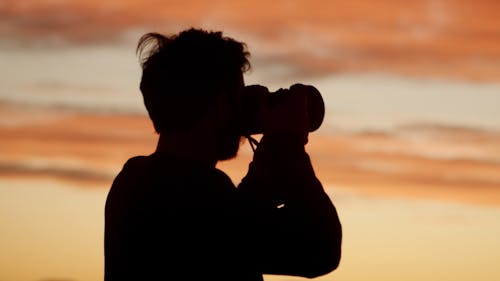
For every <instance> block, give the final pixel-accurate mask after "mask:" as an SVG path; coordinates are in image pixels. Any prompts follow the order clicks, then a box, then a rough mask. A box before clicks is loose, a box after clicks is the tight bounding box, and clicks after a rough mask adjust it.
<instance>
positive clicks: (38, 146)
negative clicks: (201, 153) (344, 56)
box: [0, 113, 500, 205]
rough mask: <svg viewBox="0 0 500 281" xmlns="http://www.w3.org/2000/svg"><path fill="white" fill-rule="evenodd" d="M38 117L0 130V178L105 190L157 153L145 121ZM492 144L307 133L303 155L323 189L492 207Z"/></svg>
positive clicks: (491, 135) (447, 134) (232, 164)
mask: <svg viewBox="0 0 500 281" xmlns="http://www.w3.org/2000/svg"><path fill="white" fill-rule="evenodd" d="M9 115H11V116H14V114H13V113H10V114H9ZM36 116H37V115H33V116H32V119H33V122H31V123H29V122H23V123H21V124H19V125H17V126H13V125H11V126H0V155H2V161H1V162H0V177H9V176H17V177H51V178H56V179H61V180H70V181H72V182H73V183H83V184H86V183H97V184H98V185H99V186H101V187H109V184H110V183H111V180H112V178H113V177H114V175H116V174H117V173H118V172H119V170H120V169H121V167H122V165H123V163H125V161H126V160H127V159H128V158H130V157H132V156H135V155H148V154H150V153H152V152H153V150H154V148H155V142H156V138H157V136H156V135H155V134H154V132H153V130H152V127H151V124H150V122H149V120H148V119H147V117H146V116H116V115H111V116H110V115H93V114H87V113H86V114H68V115H62V116H59V118H48V119H45V120H39V118H37V117H36ZM42 116H43V115H42ZM26 118H27V116H25V117H24V119H26ZM498 143H500V134H499V133H498V132H489V131H481V130H477V129H467V128H459V127H445V126H434V125H432V126H429V125H418V126H413V127H406V128H400V129H398V130H395V131H392V132H383V133H380V132H360V133H349V132H337V133H334V134H329V135H323V134H312V135H311V137H310V142H309V144H308V145H307V151H308V152H309V154H310V155H311V158H312V161H313V164H314V166H315V169H316V171H317V175H318V177H319V178H320V180H321V181H322V182H323V183H324V184H325V186H346V187H349V188H352V189H355V190H363V191H365V192H368V193H374V194H378V195H380V196H388V195H389V196H392V195H401V196H417V195H418V196H420V195H425V196H426V197H435V196H437V197H438V198H442V199H447V200H448V199H450V198H451V199H456V198H455V197H456V196H457V194H461V195H460V198H459V199H460V201H465V202H474V203H477V202H486V201H488V202H489V204H497V205H498V204H500V189H498V188H497V187H498V186H500V176H499V175H500V149H499V146H498ZM246 148H248V147H246V145H245V146H244V147H243V148H242V152H241V154H240V157H238V158H237V159H235V160H232V161H227V162H223V163H221V167H222V169H223V170H224V171H226V172H227V173H228V174H229V175H230V176H231V177H232V179H233V181H234V182H235V183H238V182H239V180H240V179H241V177H242V176H243V175H244V173H245V172H246V169H247V168H248V166H247V165H248V163H249V161H250V160H251V153H247V150H246ZM94 185H95V184H94ZM469 195H471V196H472V199H468V196H469ZM467 200H469V201H467Z"/></svg>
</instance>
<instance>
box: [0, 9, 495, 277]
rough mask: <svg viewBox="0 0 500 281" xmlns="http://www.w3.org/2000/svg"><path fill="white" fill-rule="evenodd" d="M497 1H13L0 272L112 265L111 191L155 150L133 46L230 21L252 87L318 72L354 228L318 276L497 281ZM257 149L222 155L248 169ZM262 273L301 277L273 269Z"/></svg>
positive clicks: (40, 273)
mask: <svg viewBox="0 0 500 281" xmlns="http://www.w3.org/2000/svg"><path fill="white" fill-rule="evenodd" d="M498 11H500V1H489V0H478V1H467V0H436V1H416V0H415V1H404V0H384V1H377V2H373V1H367V0H357V1H339V0H335V1H326V0H307V1H306V0H303V1H299V0H297V1H290V0H289V1H285V0H279V1H260V2H259V1H255V0H254V1H250V0H245V1H232V0H216V1H192V0H184V1H160V0H141V1H139V0H137V1H115V0H110V1H97V0H72V1H70V0H67V1H64V0H56V1H40V0H23V1H2V0H0V62H1V64H2V70H1V75H0V85H1V86H0V227H1V229H2V231H0V249H2V250H1V251H0V280H5V281H24V280H33V281H37V280H75V281H97V280H102V277H103V235H104V232H103V227H104V202H105V197H106V195H107V192H108V189H109V187H110V184H111V182H112V180H113V178H114V177H115V176H116V174H117V173H118V171H120V169H121V167H122V165H123V164H124V163H125V161H126V160H127V159H128V158H130V157H132V156H135V155H147V154H150V153H152V152H153V151H154V149H155V146H156V141H157V137H158V136H157V135H156V134H155V132H154V129H153V126H152V124H151V122H150V121H149V119H148V117H147V114H146V111H145V109H144V106H143V101H142V97H141V95H140V92H139V89H138V85H139V81H140V74H141V73H140V68H139V63H138V58H137V56H136V54H135V48H136V44H137V41H138V39H139V37H140V36H141V35H142V34H143V33H145V32H151V31H156V32H161V33H166V34H171V33H175V32H178V31H180V30H182V29H184V28H187V27H192V26H193V27H202V28H206V29H211V30H223V31H224V34H225V35H227V36H230V37H233V38H236V39H238V40H241V41H243V42H245V43H246V44H247V46H248V48H249V50H250V52H251V58H250V61H251V63H252V70H251V71H250V72H249V73H248V74H247V75H246V76H245V82H246V83H247V84H253V83H259V84H263V85H266V86H268V87H269V88H270V89H271V90H274V89H278V88H281V87H288V86H290V85H291V84H293V83H296V82H302V83H307V84H314V85H316V86H317V87H318V89H319V90H320V91H321V93H322V95H323V97H324V100H325V104H326V115H325V120H324V123H323V125H322V127H321V128H320V129H319V130H318V131H316V132H314V133H311V135H310V138H309V143H308V144H307V146H306V149H307V151H308V153H309V155H310V156H311V159H312V162H313V165H314V167H315V171H316V174H317V176H318V178H319V179H320V180H321V182H322V183H323V185H324V187H325V190H326V191H327V193H328V194H329V195H330V196H331V198H332V201H333V202H334V203H335V205H336V206H337V208H338V210H339V216H340V219H341V221H342V223H343V227H344V229H345V241H344V244H343V260H342V261H341V264H340V267H339V269H338V270H336V271H334V272H332V273H331V274H328V275H326V276H323V277H320V278H318V280H324V281H326V280H328V281H330V280H339V281H341V280H346V281H347V280H375V281H377V280H384V281H387V280H415V281H417V280H419V281H422V280H429V281H431V280H436V281H446V280H450V281H451V280H453V281H456V280H481V281H496V280H499V279H500V267H498V265H497V264H498V262H499V261H500V243H499V240H498V237H500V122H499V121H500V17H499V16H498ZM251 157H252V153H251V150H250V147H249V145H248V143H243V144H242V147H241V149H240V153H239V155H238V157H237V158H236V159H233V160H230V161H224V162H221V163H219V166H218V167H219V168H220V169H222V170H223V171H225V172H226V173H227V174H228V175H229V176H230V177H231V179H232V180H233V181H234V183H235V184H237V183H238V182H239V180H240V179H241V178H242V177H243V176H244V175H245V173H246V171H247V168H248V163H249V162H250V161H251ZM265 280H266V281H292V280H304V279H301V278H294V277H286V276H265Z"/></svg>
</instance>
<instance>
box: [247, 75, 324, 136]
mask: <svg viewBox="0 0 500 281" xmlns="http://www.w3.org/2000/svg"><path fill="white" fill-rule="evenodd" d="M298 91H301V92H304V93H305V95H306V103H307V105H306V108H307V114H308V116H309V132H313V131H315V130H317V129H318V128H319V127H320V126H321V123H323V118H324V116H325V104H324V102H323V97H322V96H321V93H320V92H319V91H318V89H316V88H315V87H314V86H311V85H304V84H298V83H297V84H294V85H292V86H290V88H289V89H283V88H282V89H279V90H277V91H275V92H269V90H268V89H267V87H265V86H262V85H258V84H255V85H248V86H245V88H244V90H243V95H242V100H241V120H240V129H241V135H243V136H249V135H253V134H262V133H263V124H265V122H266V120H263V117H262V116H261V115H262V114H261V112H262V107H263V106H273V105H276V104H278V103H280V102H283V100H285V99H287V98H289V97H290V96H291V95H294V94H298V93H297V92H298ZM285 119H286V118H285Z"/></svg>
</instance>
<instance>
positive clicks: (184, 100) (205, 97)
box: [137, 28, 250, 133]
mask: <svg viewBox="0 0 500 281" xmlns="http://www.w3.org/2000/svg"><path fill="white" fill-rule="evenodd" d="M137 53H138V55H139V58H140V62H141V67H142V79H141V84H140V90H141V92H142V95H143V98H144V104H145V106H146V109H147V111H148V113H149V116H150V118H151V120H152V121H153V125H154V128H155V130H156V132H158V133H161V132H172V131H179V130H183V129H185V128H189V126H190V125H191V124H193V123H194V122H195V121H196V120H198V119H199V118H201V117H202V116H203V114H204V113H206V112H207V111H208V110H209V109H210V108H211V107H213V105H214V102H215V100H216V97H217V96H218V95H221V94H225V95H230V94H231V93H234V92H235V91H237V89H238V87H239V86H240V84H241V76H242V74H243V73H244V72H246V71H248V70H249V69H250V63H249V61H248V57H249V56H250V53H249V52H248V51H247V48H246V45H245V44H244V43H242V42H238V41H236V40H234V39H232V38H229V37H225V36H223V34H222V32H213V31H205V30H202V29H195V28H191V29H188V30H185V31H182V32H180V33H179V34H175V35H171V36H165V35H162V34H159V33H147V34H145V35H143V36H142V37H141V39H140V40H139V43H138V46H137Z"/></svg>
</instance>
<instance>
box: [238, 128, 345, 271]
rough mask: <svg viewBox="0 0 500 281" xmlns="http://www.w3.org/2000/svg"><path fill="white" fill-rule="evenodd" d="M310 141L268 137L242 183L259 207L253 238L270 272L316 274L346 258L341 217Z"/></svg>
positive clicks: (259, 261)
mask: <svg viewBox="0 0 500 281" xmlns="http://www.w3.org/2000/svg"><path fill="white" fill-rule="evenodd" d="M306 139H307V137H303V136H302V135H294V134H275V135H265V136H264V137H263V138H262V140H261V142H260V144H259V146H258V148H257V150H256V152H255V155H254V159H253V162H252V163H251V164H250V169H249V172H248V174H247V175H246V177H245V178H244V179H243V180H242V182H241V184H240V185H239V187H238V192H239V193H240V195H241V196H242V198H244V200H246V201H247V202H248V203H249V205H250V206H253V207H252V209H253V211H254V213H255V214H248V216H249V218H250V219H249V220H250V225H251V226H252V228H253V229H251V231H250V233H251V236H252V237H249V239H251V240H252V242H253V243H252V245H253V246H254V247H255V249H253V250H254V251H253V253H254V258H255V262H256V263H257V264H259V265H260V267H261V269H262V271H263V273H264V274H280V275H295V276H303V277H309V278H312V277H317V276H320V275H324V274H326V273H329V272H331V271H333V270H334V269H335V268H337V266H338V264H339V261H340V255H341V240H342V230H341V225H340V221H339V218H338V215H337V211H336V209H335V207H334V206H333V204H332V202H331V201H330V199H329V198H328V196H327V195H326V193H325V192H324V190H323V187H322V185H321V183H320V182H319V180H318V179H317V178H316V176H315V174H314V170H313V168H312V165H311V162H310V160H309V157H308V155H307V154H306V152H305V149H304V145H305V142H307V140H306Z"/></svg>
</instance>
